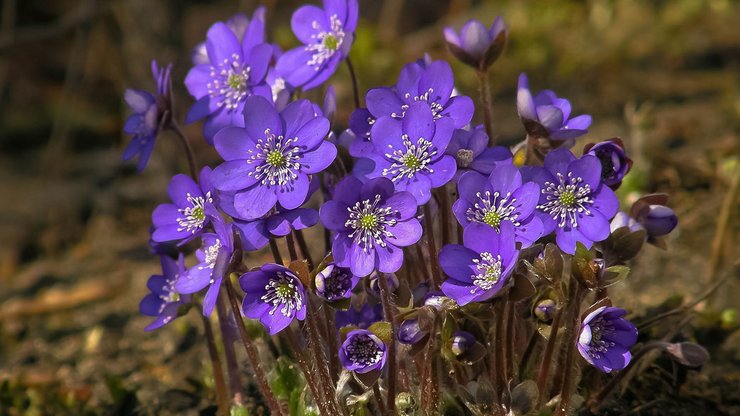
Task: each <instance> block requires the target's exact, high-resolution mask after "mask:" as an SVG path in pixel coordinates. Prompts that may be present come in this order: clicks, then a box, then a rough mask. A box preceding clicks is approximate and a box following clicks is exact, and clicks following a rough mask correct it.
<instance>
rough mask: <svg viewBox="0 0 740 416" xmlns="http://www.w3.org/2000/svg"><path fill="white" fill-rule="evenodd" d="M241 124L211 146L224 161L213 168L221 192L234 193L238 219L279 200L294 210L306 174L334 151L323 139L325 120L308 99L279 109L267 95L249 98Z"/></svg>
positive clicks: (300, 198) (306, 181)
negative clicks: (281, 109) (213, 146)
mask: <svg viewBox="0 0 740 416" xmlns="http://www.w3.org/2000/svg"><path fill="white" fill-rule="evenodd" d="M245 103H246V105H247V107H248V108H249V111H247V112H246V113H245V114H244V127H228V128H225V129H223V130H221V131H219V132H218V134H216V137H215V138H214V144H215V146H216V150H217V151H218V153H219V154H220V155H221V157H223V158H224V160H225V162H224V163H222V164H220V165H219V166H217V167H216V169H214V170H213V182H214V185H215V186H216V188H217V189H218V190H220V191H225V192H234V209H235V210H236V212H237V213H238V214H239V218H242V219H245V220H252V219H257V218H260V217H262V216H263V215H265V214H267V213H268V212H269V211H270V210H271V209H272V208H273V207H274V206H275V204H276V203H277V202H278V201H279V202H280V205H281V206H282V207H283V208H285V209H288V210H290V209H294V208H298V207H299V206H300V205H301V204H303V202H304V201H305V200H306V198H307V197H308V193H309V182H310V177H309V175H310V174H314V173H319V172H321V171H322V170H324V169H326V167H327V166H329V165H330V164H331V163H332V162H333V161H334V158H335V157H336V154H337V149H336V147H335V146H334V144H332V143H331V142H329V141H326V140H324V138H325V137H326V135H327V133H328V132H329V120H327V119H326V118H324V117H321V116H318V115H316V113H315V110H314V108H313V106H312V105H311V102H310V101H308V100H298V101H294V102H292V103H290V104H289V105H288V106H287V107H285V109H283V111H281V112H279V113H278V111H277V110H276V109H275V108H274V107H273V106H272V103H271V102H270V101H268V100H267V99H265V98H263V97H259V96H250V97H248V98H247V99H246V100H245Z"/></svg>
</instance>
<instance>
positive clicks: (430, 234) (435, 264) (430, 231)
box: [424, 204, 442, 290]
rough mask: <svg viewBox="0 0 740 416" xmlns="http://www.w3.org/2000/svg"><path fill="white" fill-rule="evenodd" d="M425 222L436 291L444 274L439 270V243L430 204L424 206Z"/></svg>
mask: <svg viewBox="0 0 740 416" xmlns="http://www.w3.org/2000/svg"><path fill="white" fill-rule="evenodd" d="M424 221H425V222H426V226H427V227H426V228H427V230H426V231H427V248H428V249H429V263H430V265H431V266H432V283H433V286H434V289H435V290H438V289H439V288H440V286H441V285H442V274H441V272H440V270H439V261H438V260H437V242H436V241H435V240H434V223H433V222H432V210H431V209H430V208H429V204H425V205H424Z"/></svg>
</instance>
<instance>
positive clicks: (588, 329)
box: [578, 306, 637, 373]
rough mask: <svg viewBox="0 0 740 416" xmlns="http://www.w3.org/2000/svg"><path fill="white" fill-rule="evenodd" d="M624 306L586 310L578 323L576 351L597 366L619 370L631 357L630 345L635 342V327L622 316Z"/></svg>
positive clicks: (602, 369) (605, 370)
mask: <svg viewBox="0 0 740 416" xmlns="http://www.w3.org/2000/svg"><path fill="white" fill-rule="evenodd" d="M626 313H627V312H626V311H625V310H624V309H620V308H614V307H611V306H602V307H600V308H598V309H596V310H595V311H593V312H591V313H589V314H588V315H587V316H586V318H584V319H583V323H582V324H581V333H580V335H579V336H578V352H580V353H581V356H582V357H583V359H585V360H586V361H588V362H589V364H591V365H593V366H594V367H596V368H598V369H599V370H601V371H603V372H605V373H609V372H611V371H612V370H621V369H623V368H624V367H626V366H627V364H629V362H630V360H631V359H632V354H631V353H630V351H629V350H630V347H632V346H633V345H635V342H637V328H635V326H634V325H632V323H630V322H629V321H628V320H626V319H624V318H622V317H623V316H624V315H625V314H626Z"/></svg>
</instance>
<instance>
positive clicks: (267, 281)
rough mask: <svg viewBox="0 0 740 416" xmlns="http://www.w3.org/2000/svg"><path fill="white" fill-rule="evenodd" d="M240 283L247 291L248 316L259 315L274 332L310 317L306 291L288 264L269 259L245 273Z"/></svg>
mask: <svg viewBox="0 0 740 416" xmlns="http://www.w3.org/2000/svg"><path fill="white" fill-rule="evenodd" d="M239 285H240V286H241V288H242V290H243V291H244V301H243V302H242V312H244V316H246V317H247V318H251V319H259V320H260V322H262V325H264V326H265V328H266V329H267V332H269V333H270V335H275V334H277V333H278V332H280V331H282V330H283V329H285V328H286V327H287V326H288V325H290V323H291V322H293V320H294V319H296V318H297V319H298V320H299V321H302V320H304V319H305V318H306V291H305V289H304V288H303V283H301V280H300V279H299V278H298V277H297V276H296V275H295V274H294V273H293V271H292V270H290V269H289V268H287V267H284V266H280V265H278V264H274V263H267V264H265V265H264V266H262V267H260V268H259V269H258V270H253V271H251V272H247V273H244V274H243V275H241V277H239Z"/></svg>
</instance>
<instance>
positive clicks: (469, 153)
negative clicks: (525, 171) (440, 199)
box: [445, 125, 514, 181]
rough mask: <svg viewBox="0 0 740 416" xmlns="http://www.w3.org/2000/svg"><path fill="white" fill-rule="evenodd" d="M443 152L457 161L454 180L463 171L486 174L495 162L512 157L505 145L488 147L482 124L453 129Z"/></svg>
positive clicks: (509, 159) (504, 161) (505, 160)
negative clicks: (470, 127)
mask: <svg viewBox="0 0 740 416" xmlns="http://www.w3.org/2000/svg"><path fill="white" fill-rule="evenodd" d="M445 153H446V154H448V155H450V156H452V157H454V158H455V162H457V171H456V172H455V178H454V179H455V181H457V180H458V179H460V176H462V174H463V173H465V172H478V173H480V174H482V175H485V176H488V175H490V174H491V170H493V167H494V165H496V163H506V162H509V161H511V160H512V159H513V158H514V156H513V155H512V154H511V151H510V150H509V149H507V148H506V147H503V146H496V147H488V135H487V134H486V130H485V129H484V128H483V125H479V126H477V127H475V128H472V129H470V130H465V129H455V131H454V132H453V133H452V140H450V144H448V145H447V150H445Z"/></svg>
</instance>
